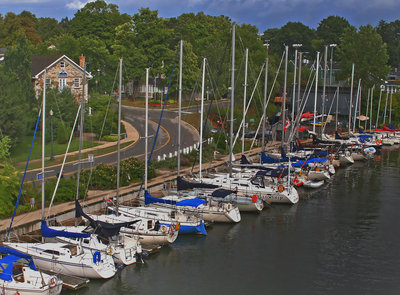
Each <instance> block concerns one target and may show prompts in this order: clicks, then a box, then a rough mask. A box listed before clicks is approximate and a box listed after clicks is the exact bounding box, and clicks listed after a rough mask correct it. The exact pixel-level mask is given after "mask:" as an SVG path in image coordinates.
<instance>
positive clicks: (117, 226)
mask: <svg viewBox="0 0 400 295" xmlns="http://www.w3.org/2000/svg"><path fill="white" fill-rule="evenodd" d="M75 216H76V217H77V218H78V217H84V218H86V219H87V220H88V221H89V222H90V226H91V227H92V228H93V229H94V233H95V234H98V235H101V236H103V237H107V238H108V237H113V236H116V235H118V234H119V232H120V230H121V227H127V226H129V225H131V224H134V223H136V222H139V219H137V220H133V221H129V222H120V223H108V222H104V221H99V220H94V219H93V218H91V217H90V216H89V215H87V214H86V213H85V212H83V209H82V207H81V204H79V202H78V200H75Z"/></svg>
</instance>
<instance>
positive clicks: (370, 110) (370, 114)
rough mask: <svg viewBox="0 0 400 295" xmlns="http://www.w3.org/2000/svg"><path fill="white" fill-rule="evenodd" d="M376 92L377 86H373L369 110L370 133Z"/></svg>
mask: <svg viewBox="0 0 400 295" xmlns="http://www.w3.org/2000/svg"><path fill="white" fill-rule="evenodd" d="M374 90H375V85H374V86H372V90H371V107H370V108H369V131H372V102H373V97H374Z"/></svg>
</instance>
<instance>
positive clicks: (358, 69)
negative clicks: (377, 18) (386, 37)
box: [337, 25, 390, 88]
mask: <svg viewBox="0 0 400 295" xmlns="http://www.w3.org/2000/svg"><path fill="white" fill-rule="evenodd" d="M337 52H338V56H339V59H340V65H341V67H342V70H341V71H340V73H339V78H341V79H346V78H348V77H349V76H350V75H351V68H352V64H353V63H354V64H355V81H357V80H358V79H361V80H362V85H363V86H365V87H367V88H369V87H372V85H374V84H377V85H380V84H381V79H385V78H386V76H387V74H388V73H389V71H390V67H389V66H387V62H388V59H389V56H388V54H387V50H386V44H385V43H384V42H383V41H382V38H381V36H380V35H379V34H378V33H377V32H376V30H375V29H374V28H373V27H372V26H371V25H367V26H361V27H360V29H359V31H358V32H357V31H356V29H355V28H349V29H347V30H346V31H345V33H344V34H343V37H342V38H341V41H340V45H339V46H338V50H337Z"/></svg>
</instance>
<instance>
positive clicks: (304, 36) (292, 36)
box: [262, 22, 319, 55]
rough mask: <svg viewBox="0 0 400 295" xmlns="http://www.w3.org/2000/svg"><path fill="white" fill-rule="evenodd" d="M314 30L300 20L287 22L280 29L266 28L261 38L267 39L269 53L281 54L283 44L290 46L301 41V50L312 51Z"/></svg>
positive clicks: (313, 49)
mask: <svg viewBox="0 0 400 295" xmlns="http://www.w3.org/2000/svg"><path fill="white" fill-rule="evenodd" d="M314 39H315V31H314V30H312V29H311V28H309V27H308V26H306V25H304V24H302V23H300V22H288V23H287V24H286V25H284V26H283V27H282V28H280V29H276V28H274V29H268V30H266V31H265V32H264V34H263V36H262V40H263V41H264V42H266V41H267V40H269V43H270V52H271V54H277V55H281V53H282V52H283V50H284V45H289V46H291V45H292V44H295V43H301V44H303V46H302V47H301V49H302V51H308V52H314V51H315V50H316V49H319V48H314V47H313V40H314Z"/></svg>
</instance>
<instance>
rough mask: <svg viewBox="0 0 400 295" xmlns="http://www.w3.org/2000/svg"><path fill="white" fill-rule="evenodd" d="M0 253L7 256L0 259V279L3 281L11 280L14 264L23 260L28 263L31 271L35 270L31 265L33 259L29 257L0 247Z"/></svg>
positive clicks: (32, 264) (33, 265)
mask: <svg viewBox="0 0 400 295" xmlns="http://www.w3.org/2000/svg"><path fill="white" fill-rule="evenodd" d="M0 253H4V254H9V255H8V256H6V257H3V258H2V259H0V267H1V269H2V270H3V271H2V272H1V273H0V279H2V280H4V281H11V280H12V272H13V265H14V262H16V261H18V260H20V259H25V260H26V261H27V262H28V263H29V267H30V268H31V269H33V270H37V269H36V266H35V264H34V263H33V259H32V257H31V256H30V255H28V254H25V253H21V252H18V251H16V250H14V249H10V248H7V247H3V246H0Z"/></svg>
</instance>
